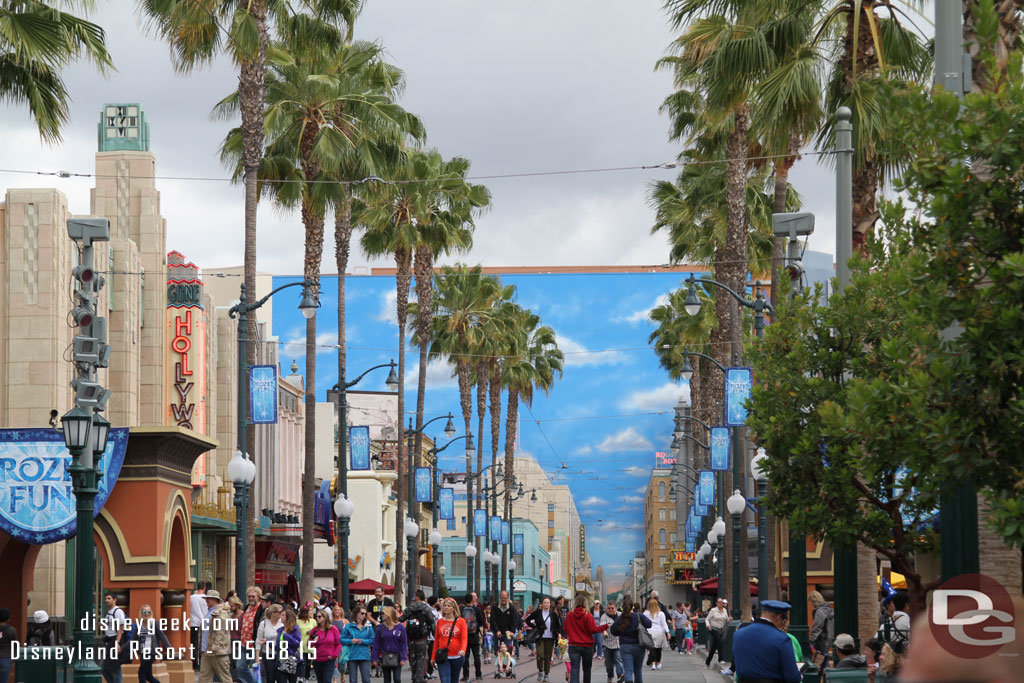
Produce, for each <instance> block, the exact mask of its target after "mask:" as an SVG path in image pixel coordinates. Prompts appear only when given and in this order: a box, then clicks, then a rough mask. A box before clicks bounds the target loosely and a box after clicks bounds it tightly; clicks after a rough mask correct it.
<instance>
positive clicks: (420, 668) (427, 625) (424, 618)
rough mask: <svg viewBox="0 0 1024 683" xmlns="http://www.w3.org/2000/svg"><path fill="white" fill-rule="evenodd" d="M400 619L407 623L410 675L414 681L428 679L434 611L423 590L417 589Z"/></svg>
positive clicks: (413, 682) (419, 682)
mask: <svg viewBox="0 0 1024 683" xmlns="http://www.w3.org/2000/svg"><path fill="white" fill-rule="evenodd" d="M400 621H401V622H402V623H403V624H405V635H406V637H407V638H408V640H409V675H410V676H411V678H412V683H423V681H425V680H426V679H427V662H428V660H429V657H427V652H428V650H427V641H428V639H429V636H430V634H431V633H433V632H434V623H435V621H434V613H433V611H431V609H430V606H429V605H427V603H426V596H425V595H424V594H423V591H422V590H420V589H416V593H415V595H414V596H413V601H412V602H411V603H409V607H408V609H406V610H405V611H404V612H402V618H401V619H400Z"/></svg>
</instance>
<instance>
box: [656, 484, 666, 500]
mask: <svg viewBox="0 0 1024 683" xmlns="http://www.w3.org/2000/svg"><path fill="white" fill-rule="evenodd" d="M658 500H665V482H663V481H659V482H658Z"/></svg>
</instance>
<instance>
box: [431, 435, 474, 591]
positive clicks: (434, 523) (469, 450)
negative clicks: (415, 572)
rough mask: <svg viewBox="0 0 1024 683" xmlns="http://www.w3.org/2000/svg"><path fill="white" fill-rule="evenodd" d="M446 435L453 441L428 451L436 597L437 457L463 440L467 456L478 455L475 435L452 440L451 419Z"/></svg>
mask: <svg viewBox="0 0 1024 683" xmlns="http://www.w3.org/2000/svg"><path fill="white" fill-rule="evenodd" d="M444 433H445V436H447V437H448V438H449V439H451V441H449V442H448V443H446V444H445V445H443V446H441V447H440V448H438V447H437V446H436V445H435V446H434V447H433V448H431V449H430V450H429V451H427V460H428V461H429V462H430V497H431V501H432V503H431V507H432V508H433V509H432V510H431V512H430V520H431V524H432V526H433V530H432V531H431V532H430V544H431V545H432V546H434V551H433V552H434V562H433V566H434V576H433V581H434V595H437V594H438V590H439V589H440V586H439V582H438V580H437V564H438V546H440V545H441V532H440V531H438V529H437V523H438V509H437V506H438V502H437V488H438V487H437V456H438V454H439V453H440V452H441V451H443V450H444V449H446V448H448V447H449V446H451V445H452V444H453V443H455V442H456V441H462V440H463V439H465V440H466V455H467V456H469V457H472V456H473V454H474V453H476V448H475V447H474V446H473V435H472V434H465V435H463V436H458V437H455V438H454V439H452V436H454V435H455V425H453V424H452V421H451V419H449V420H448V424H446V425H445V427H444ZM466 519H467V520H468V519H469V517H467V518H466ZM434 534H437V535H436V536H435V535H434ZM435 538H436V539H437V543H434V539H435Z"/></svg>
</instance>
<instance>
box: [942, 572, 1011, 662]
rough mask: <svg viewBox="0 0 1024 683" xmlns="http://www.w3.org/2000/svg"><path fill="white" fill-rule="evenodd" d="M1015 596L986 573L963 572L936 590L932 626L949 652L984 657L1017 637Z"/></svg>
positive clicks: (969, 656) (966, 656)
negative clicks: (1011, 595)
mask: <svg viewBox="0 0 1024 683" xmlns="http://www.w3.org/2000/svg"><path fill="white" fill-rule="evenodd" d="M1015 623H1016V619H1015V614H1014V611H1013V599H1012V598H1011V597H1010V594H1009V593H1007V592H1006V589H1005V588H1003V585H1002V584H1001V583H999V582H998V581H996V580H995V579H993V578H991V577H989V576H985V575H984V574H960V575H959V576H954V577H953V578H952V579H950V580H949V581H946V582H945V583H944V584H942V585H941V586H940V587H938V588H937V589H935V591H934V592H933V593H932V600H931V605H930V606H929V608H928V625H929V627H930V628H931V631H932V635H933V636H935V640H936V641H938V643H939V645H941V646H942V647H943V648H944V649H945V650H946V651H947V652H949V653H950V654H952V655H955V656H957V657H961V658H963V659H981V658H982V657H988V656H989V655H993V654H995V653H996V652H998V651H999V649H1000V648H1002V647H1003V646H1004V645H1006V644H1007V643H1012V642H1013V641H1014V638H1015V630H1014V629H1015Z"/></svg>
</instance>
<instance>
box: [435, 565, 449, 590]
mask: <svg viewBox="0 0 1024 683" xmlns="http://www.w3.org/2000/svg"><path fill="white" fill-rule="evenodd" d="M437 573H438V576H440V577H441V582H442V583H443V582H444V575H445V574H447V573H448V569H447V567H445V566H444V565H443V564H442V565H441V567H440V569H438V570H437ZM446 587H447V586H446ZM437 590H438V596H440V591H441V586H440V584H438V588H437Z"/></svg>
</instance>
